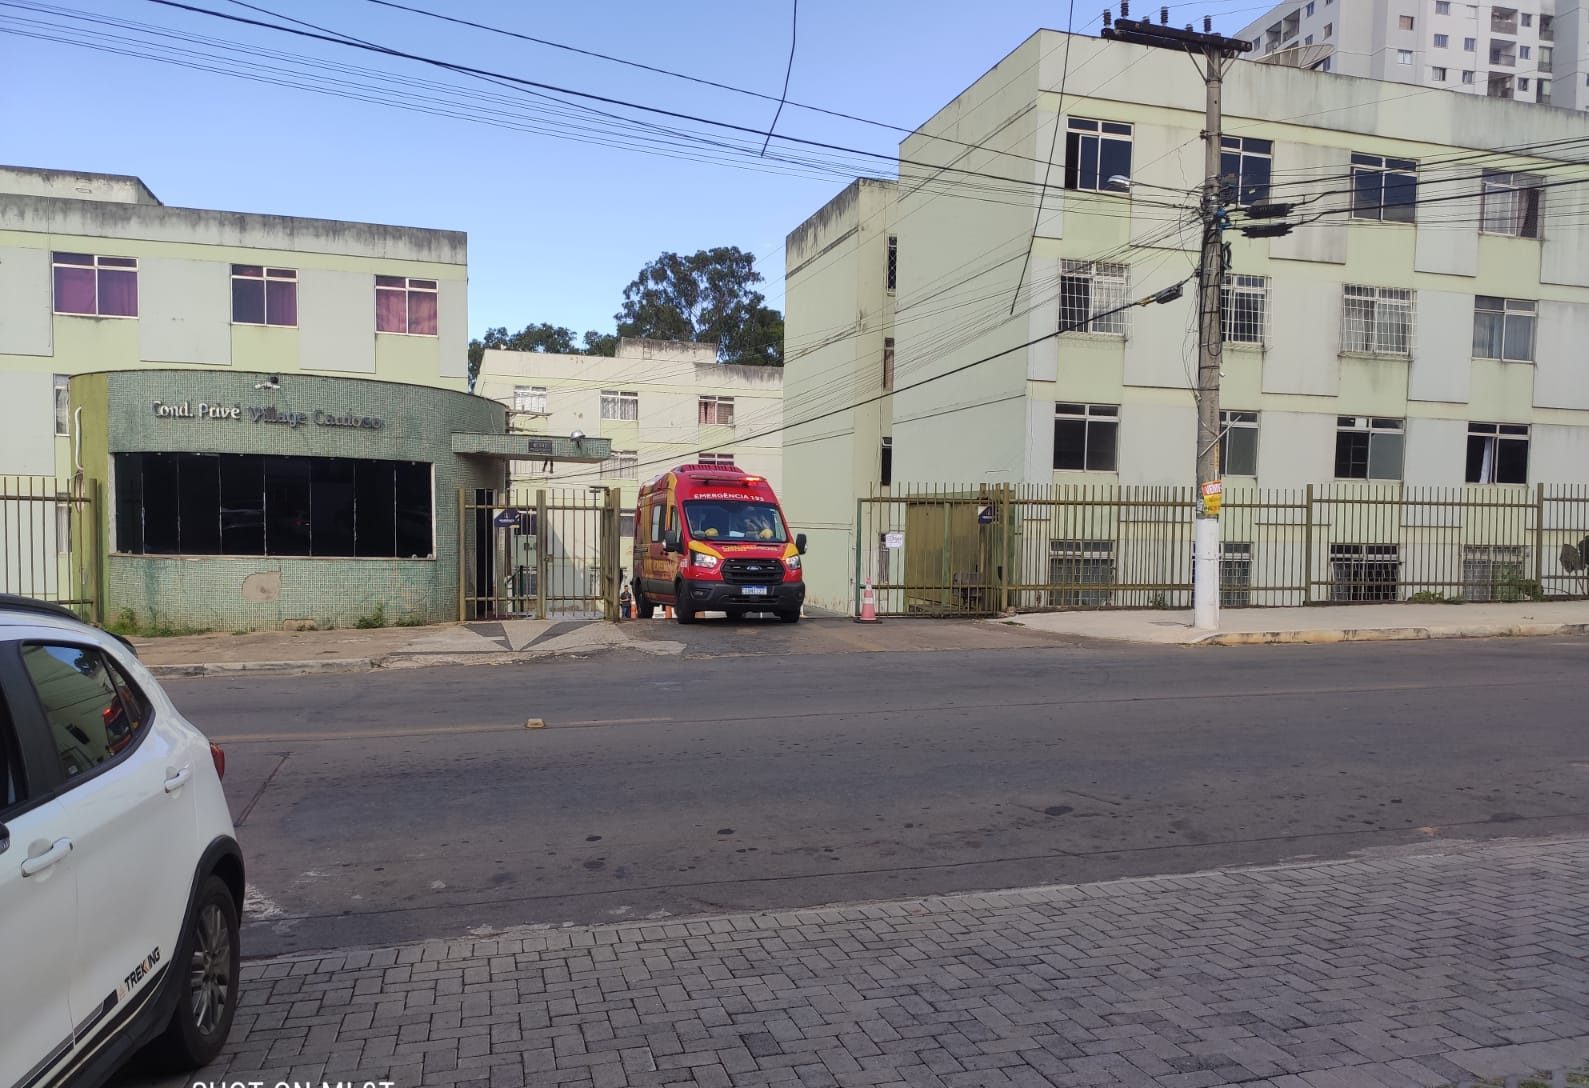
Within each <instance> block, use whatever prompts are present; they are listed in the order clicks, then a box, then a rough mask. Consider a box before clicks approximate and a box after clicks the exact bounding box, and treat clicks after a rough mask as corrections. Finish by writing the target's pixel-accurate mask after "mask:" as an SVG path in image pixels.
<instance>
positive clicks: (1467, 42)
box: [1462, 38, 1479, 53]
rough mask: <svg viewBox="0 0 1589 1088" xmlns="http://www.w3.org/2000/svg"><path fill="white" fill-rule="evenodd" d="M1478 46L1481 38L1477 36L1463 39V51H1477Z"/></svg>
mask: <svg viewBox="0 0 1589 1088" xmlns="http://www.w3.org/2000/svg"><path fill="white" fill-rule="evenodd" d="M1478 48H1479V40H1478V39H1477V38H1463V39H1462V50H1463V52H1465V53H1473V52H1477V51H1478Z"/></svg>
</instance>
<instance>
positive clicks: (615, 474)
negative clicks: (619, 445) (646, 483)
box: [601, 450, 640, 480]
mask: <svg viewBox="0 0 1589 1088" xmlns="http://www.w3.org/2000/svg"><path fill="white" fill-rule="evenodd" d="M639 476H640V454H639V452H638V451H636V450H613V451H612V456H611V457H609V458H607V459H606V460H605V461H603V462H602V463H601V478H602V479H604V480H634V479H638V478H639Z"/></svg>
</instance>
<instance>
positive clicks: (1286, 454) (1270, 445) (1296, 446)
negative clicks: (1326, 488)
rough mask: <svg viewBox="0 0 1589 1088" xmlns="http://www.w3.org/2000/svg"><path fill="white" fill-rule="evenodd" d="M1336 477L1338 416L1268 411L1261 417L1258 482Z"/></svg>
mask: <svg viewBox="0 0 1589 1088" xmlns="http://www.w3.org/2000/svg"><path fill="white" fill-rule="evenodd" d="M1334 478H1335V416H1333V415H1325V414H1324V413H1322V412H1280V411H1272V410H1271V411H1265V412H1263V413H1262V414H1261V415H1259V417H1258V483H1259V485H1260V486H1262V487H1305V486H1307V485H1308V484H1317V483H1326V482H1328V481H1330V480H1332V479H1334Z"/></svg>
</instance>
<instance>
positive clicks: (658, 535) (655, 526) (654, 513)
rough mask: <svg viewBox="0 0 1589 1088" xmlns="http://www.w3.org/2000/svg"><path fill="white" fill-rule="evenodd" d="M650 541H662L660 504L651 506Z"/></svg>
mask: <svg viewBox="0 0 1589 1088" xmlns="http://www.w3.org/2000/svg"><path fill="white" fill-rule="evenodd" d="M651 543H653V544H660V543H662V504H661V503H657V505H655V506H653V507H652V508H651Z"/></svg>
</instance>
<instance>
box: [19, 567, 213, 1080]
mask: <svg viewBox="0 0 1589 1088" xmlns="http://www.w3.org/2000/svg"><path fill="white" fill-rule="evenodd" d="M224 771H225V757H224V756H223V755H222V753H221V750H220V749H219V748H217V747H216V746H215V745H213V744H211V743H210V742H209V741H208V740H207V739H206V738H205V737H204V735H203V734H201V733H200V732H199V731H198V730H197V729H195V728H194V727H193V726H192V725H190V724H189V723H188V722H187V721H185V720H184V719H183V718H182V716H181V715H180V714H178V713H177V711H176V708H175V707H173V706H172V705H171V700H170V699H168V698H167V697H166V694H165V692H163V691H161V690H160V685H159V684H158V683H157V682H156V681H155V679H154V677H153V676H151V675H150V674H149V672H148V671H147V670H146V669H144V668H143V666H142V665H140V664H139V663H138V659H137V656H136V655H135V654H133V653H132V651H131V649H130V647H129V646H127V645H126V644H125V643H123V642H122V641H121V640H120V639H118V638H116V637H115V636H113V635H109V634H106V633H105V632H104V631H101V630H98V629H97V628H94V627H92V626H89V625H88V624H86V623H83V622H81V621H80V620H78V619H76V618H75V617H74V616H73V615H72V614H71V613H70V612H67V611H66V610H65V609H62V608H58V607H56V606H53V605H46V604H42V603H40V602H37V601H31V600H28V599H26V598H20V597H11V596H6V595H0V948H3V949H4V952H3V956H0V1088H35V1086H43V1085H62V1084H70V1085H98V1084H102V1083H104V1082H105V1081H106V1080H108V1079H109V1078H110V1077H111V1076H112V1075H113V1074H114V1073H115V1071H116V1070H117V1068H118V1067H120V1066H121V1064H122V1063H123V1062H124V1061H126V1059H127V1058H129V1057H130V1056H132V1055H133V1054H134V1053H136V1052H138V1051H140V1050H144V1049H145V1048H147V1053H148V1056H149V1057H150V1058H151V1059H152V1064H154V1065H156V1066H159V1067H161V1068H164V1069H168V1070H170V1071H172V1072H175V1071H177V1070H182V1069H193V1068H197V1067H198V1066H201V1065H204V1064H206V1063H208V1062H209V1061H211V1060H212V1059H213V1058H214V1057H215V1056H216V1054H217V1053H218V1052H219V1051H220V1049H221V1046H222V1044H223V1043H225V1041H226V1035H227V1032H228V1031H229V1030H230V1029H231V1025H232V1017H233V1015H234V1013H235V1012H236V1009H237V975H238V918H239V915H240V914H241V911H242V904H243V855H242V851H241V850H240V849H239V848H238V845H237V837H236V835H235V833H234V831H233V829H232V819H231V815H230V813H229V812H228V810H227V806H226V798H225V796H224V794H223V793H222V791H221V775H222V774H223V773H224Z"/></svg>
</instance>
